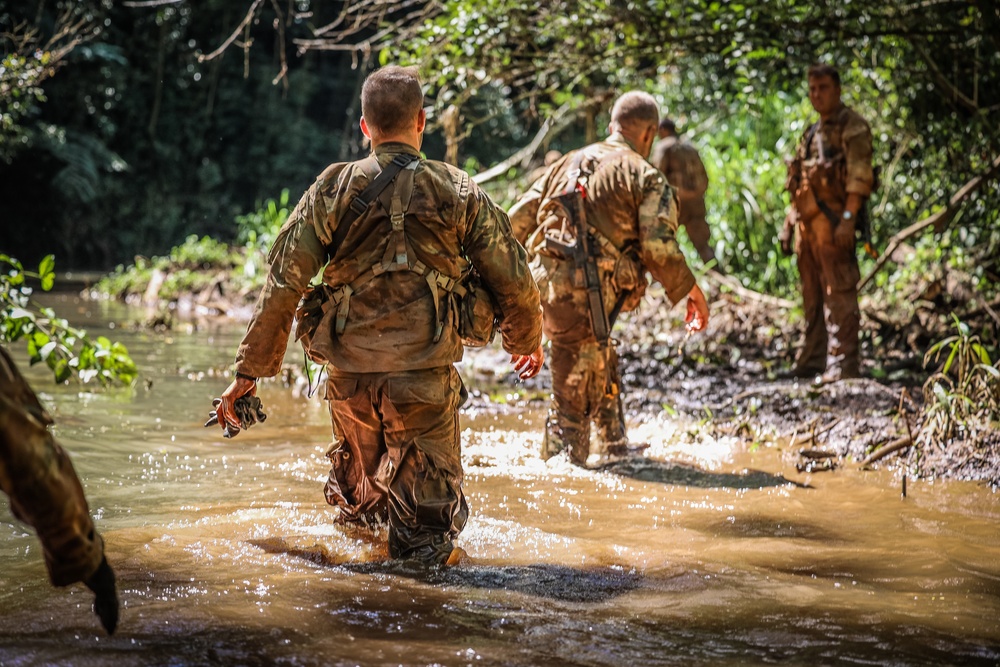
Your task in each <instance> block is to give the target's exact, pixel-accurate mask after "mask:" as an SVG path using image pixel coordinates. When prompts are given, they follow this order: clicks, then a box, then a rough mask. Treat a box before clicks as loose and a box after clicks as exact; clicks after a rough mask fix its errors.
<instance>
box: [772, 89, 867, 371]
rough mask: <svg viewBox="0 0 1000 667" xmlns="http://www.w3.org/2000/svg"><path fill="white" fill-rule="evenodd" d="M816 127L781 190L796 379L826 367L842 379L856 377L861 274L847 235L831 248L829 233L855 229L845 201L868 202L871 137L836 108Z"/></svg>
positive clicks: (843, 110) (862, 125)
mask: <svg viewBox="0 0 1000 667" xmlns="http://www.w3.org/2000/svg"><path fill="white" fill-rule="evenodd" d="M818 123H819V125H818V127H817V128H816V129H815V130H813V131H809V130H807V131H806V133H805V134H804V135H803V137H802V139H801V141H800V142H799V145H798V148H797V149H796V152H795V159H794V160H792V162H791V163H790V164H789V168H788V182H787V184H786V187H787V189H788V191H789V192H790V193H791V197H792V209H791V211H790V215H791V216H793V217H794V219H795V220H796V221H797V223H798V238H797V241H796V247H795V251H796V253H797V255H798V267H799V276H800V279H801V282H802V307H803V310H804V311H805V322H806V332H805V343H804V345H803V347H802V350H801V352H800V353H799V358H798V360H797V361H796V371H797V372H798V374H802V375H805V374H808V373H822V372H823V371H824V370H825V369H826V368H827V363H828V361H829V363H830V364H831V365H832V367H839V370H840V371H841V372H842V374H843V376H845V377H857V375H858V374H859V370H860V369H859V354H858V332H859V329H860V322H861V312H860V310H859V308H858V287H857V286H858V280H859V279H860V278H861V274H860V271H859V269H858V258H857V255H856V254H855V249H854V245H855V244H854V236H853V234H852V235H851V236H850V243H849V244H843V243H838V242H837V241H836V239H835V236H834V229H835V228H836V226H837V225H852V226H853V224H854V223H853V222H852V221H845V220H843V219H841V216H842V214H843V212H844V208H845V205H846V203H847V195H848V194H850V193H854V194H858V195H860V196H861V197H863V198H866V197H868V196H869V195H870V194H871V190H872V182H873V174H872V135H871V129H870V128H869V126H868V123H867V122H866V121H865V119H864V118H862V117H861V116H860V115H859V114H857V113H856V112H854V111H852V110H851V109H849V108H847V107H846V106H844V105H843V104H842V105H841V106H840V108H839V109H837V110H836V111H834V112H833V114H832V115H831V116H830V118H829V119H828V120H826V121H818ZM820 202H822V204H821V203H820ZM824 205H825V207H826V209H827V210H825V211H824V210H823V206H824ZM831 216H832V218H833V219H832V220H831V219H830V218H831ZM824 307H825V324H824ZM828 355H829V356H828Z"/></svg>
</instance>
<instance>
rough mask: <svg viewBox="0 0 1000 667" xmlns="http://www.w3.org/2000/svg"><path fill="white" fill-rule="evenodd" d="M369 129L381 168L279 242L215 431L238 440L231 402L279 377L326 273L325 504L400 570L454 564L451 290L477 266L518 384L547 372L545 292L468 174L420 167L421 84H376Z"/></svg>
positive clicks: (456, 488) (330, 184) (304, 215)
mask: <svg viewBox="0 0 1000 667" xmlns="http://www.w3.org/2000/svg"><path fill="white" fill-rule="evenodd" d="M361 113H362V119H361V130H362V131H363V132H364V134H365V136H366V137H368V138H370V139H371V142H372V148H373V151H374V153H373V155H371V156H369V157H368V158H366V159H364V160H361V161H359V162H354V163H339V164H333V165H331V166H329V167H327V169H326V170H325V171H324V172H323V173H322V174H321V175H320V176H319V178H318V179H317V181H316V183H315V184H314V185H313V186H312V187H310V188H309V190H308V191H307V192H306V193H305V195H304V196H303V197H302V199H301V201H300V202H299V204H298V206H297V207H296V208H295V211H294V212H293V213H292V215H291V217H290V218H289V220H288V222H287V223H285V225H284V227H283V228H282V230H281V232H280V234H279V236H278V238H277V240H276V241H275V243H274V246H273V247H272V248H271V251H270V255H269V260H270V262H271V269H270V273H269V275H268V278H267V283H266V285H265V286H264V288H263V290H262V292H261V295H260V297H259V299H258V301H257V306H256V309H255V312H254V316H253V319H252V320H251V322H250V325H249V328H248V329H247V333H246V335H245V336H244V338H243V342H242V343H241V344H240V346H239V350H238V352H237V356H236V379H235V380H234V381H233V383H232V384H231V385H230V386H229V388H228V389H226V391H225V393H224V394H223V395H222V402H221V404H220V405H219V410H218V416H219V418H220V421H221V422H222V423H223V424H224V425H225V424H228V425H229V427H230V428H236V429H238V428H239V427H240V425H241V424H240V420H239V417H238V416H237V411H236V409H235V408H234V403H235V401H236V400H237V399H239V398H240V397H242V396H245V395H247V394H251V393H253V392H254V391H255V388H256V378H258V377H262V376H273V375H275V374H277V373H278V371H279V369H280V366H281V361H282V358H283V357H284V354H285V347H286V344H287V340H288V334H289V331H290V328H291V324H292V319H293V314H294V313H295V310H296V306H297V304H298V303H299V299H300V297H302V295H303V293H305V292H306V290H307V288H308V287H309V280H310V279H311V278H312V277H313V276H315V275H316V274H317V273H318V272H319V271H320V270H322V271H323V283H324V285H325V287H324V288H323V290H324V291H325V292H326V293H327V294H328V295H329V300H328V301H327V303H326V304H325V305H324V306H323V311H324V313H326V314H325V315H324V316H323V319H322V320H321V322H320V325H319V327H318V328H317V329H316V330H315V332H314V333H313V334H312V336H313V337H312V341H311V348H310V349H311V354H312V353H318V354H321V355H322V356H323V357H324V358H325V360H326V361H328V362H329V367H328V370H329V380H328V384H327V389H326V398H327V399H328V400H329V402H330V413H331V415H332V420H333V435H334V443H333V446H332V447H331V449H330V451H329V452H328V453H327V456H328V457H329V458H330V460H331V463H332V468H331V471H330V478H329V480H328V482H327V484H326V498H327V501H328V502H329V503H330V504H332V505H336V506H337V507H339V509H340V515H339V521H341V522H351V523H355V522H358V523H368V522H373V521H381V520H384V519H385V518H386V517H387V518H388V522H389V555H390V556H391V557H393V558H406V559H413V560H416V561H420V562H423V563H426V564H441V563H446V562H456V560H457V555H460V554H461V553H462V551H461V549H457V548H455V547H454V545H453V542H452V540H453V539H454V538H455V537H456V536H457V535H458V533H459V532H460V531H461V530H462V528H463V527H464V526H465V522H466V519H467V518H468V506H467V504H466V501H465V496H464V494H463V492H462V477H463V473H462V462H461V447H460V441H459V425H458V409H459V407H460V406H461V404H462V403H463V402H464V400H465V398H466V396H467V394H466V392H465V388H464V386H463V384H462V380H461V378H460V377H459V375H458V372H457V371H456V370H455V368H454V366H453V364H454V363H455V362H457V361H459V360H460V359H461V358H462V350H463V348H462V342H461V340H460V338H459V334H458V331H457V322H458V319H459V315H458V313H457V312H456V301H457V294H456V290H458V289H459V288H460V280H461V278H462V277H463V276H464V275H465V274H466V273H467V272H468V270H469V269H470V263H471V267H472V268H475V269H476V270H477V271H478V274H479V276H480V277H481V280H482V283H483V285H484V286H485V287H486V288H487V289H488V290H489V292H490V293H491V294H492V297H493V298H494V302H495V304H496V308H497V310H498V317H499V318H500V332H501V335H502V337H503V345H504V349H505V350H507V351H508V352H510V353H511V355H512V357H511V362H512V363H514V364H515V368H516V369H517V370H519V371H521V377H522V378H528V377H531V376H533V375H535V374H536V373H538V371H539V369H540V368H541V365H542V362H543V355H542V348H541V317H540V308H539V298H538V290H537V288H536V287H535V283H534V281H533V280H532V277H531V273H530V270H529V268H528V265H527V258H526V255H525V252H524V248H522V247H521V246H520V244H518V243H517V241H515V240H514V237H513V235H512V234H511V229H510V223H509V221H508V219H507V216H506V214H505V213H504V212H503V211H502V210H501V209H499V208H498V207H497V206H496V205H495V204H494V203H493V202H492V201H491V200H490V199H489V197H487V196H486V194H485V193H484V192H483V191H482V190H480V189H479V187H478V186H477V185H476V184H475V183H473V182H472V181H471V180H470V179H469V176H468V175H467V174H466V173H465V172H463V171H461V170H459V169H456V168H454V167H451V166H450V165H447V164H445V163H443V162H437V161H433V160H424V159H421V157H420V151H419V149H420V145H421V141H422V138H423V131H424V125H425V122H426V117H425V114H424V111H423V93H422V91H421V85H420V80H419V79H418V77H417V75H416V72H415V71H414V70H412V69H409V68H401V67H396V66H389V67H383V68H382V69H379V70H377V71H375V72H373V73H372V74H371V75H369V76H368V78H367V79H366V80H365V83H364V86H363V88H362V91H361ZM393 173H394V174H395V175H392V174H393ZM379 189H381V190H382V191H381V194H379V193H378V192H377V190H379ZM369 198H370V199H369ZM365 202H370V203H368V205H366V204H365ZM350 211H353V214H352V213H350ZM324 265H325V268H324ZM490 324H491V325H492V314H491V317H490ZM300 326H301V321H300ZM300 333H301V332H300Z"/></svg>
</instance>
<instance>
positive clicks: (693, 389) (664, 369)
mask: <svg viewBox="0 0 1000 667" xmlns="http://www.w3.org/2000/svg"><path fill="white" fill-rule="evenodd" d="M709 299H710V301H711V320H710V324H709V327H708V329H707V330H706V331H704V332H702V333H699V334H695V335H692V336H685V333H684V327H683V322H682V321H681V320H680V317H681V316H682V315H683V313H682V310H681V307H680V306H678V307H677V308H674V309H670V308H669V306H668V302H667V300H666V298H665V296H664V294H663V292H662V290H659V289H657V288H656V287H653V288H652V289H651V290H650V292H649V293H648V294H647V296H646V299H645V301H644V303H643V304H642V306H641V307H640V309H639V310H638V311H636V312H634V313H627V314H625V315H623V316H622V318H621V322H620V324H619V325H618V326H617V327H616V329H615V337H616V338H617V349H618V353H619V357H620V359H621V364H620V367H621V373H622V383H623V385H624V392H623V403H624V407H625V410H626V413H627V414H628V417H629V421H630V422H631V423H636V422H639V423H642V422H645V421H649V420H652V419H655V418H657V417H658V416H659V415H660V414H661V413H663V412H664V411H666V412H668V413H670V414H673V413H677V414H681V415H686V416H688V417H691V418H693V420H694V421H695V423H697V424H698V428H697V433H693V432H692V433H689V434H688V435H687V436H686V437H691V438H692V439H693V440H694V439H697V438H701V437H704V436H705V435H714V436H733V437H736V438H738V439H739V440H740V441H741V442H742V443H744V444H745V446H748V447H755V446H778V447H782V448H786V449H788V450H789V451H790V452H791V453H792V454H791V455H793V456H797V457H798V464H797V465H798V466H799V468H800V469H801V470H812V471H822V470H827V469H836V468H837V467H840V466H843V465H859V464H861V463H862V462H863V461H864V460H865V459H866V458H867V457H869V456H870V455H871V454H872V453H873V452H876V451H877V450H879V449H880V448H882V447H885V446H887V445H892V444H897V446H898V445H899V444H900V443H901V441H904V440H907V439H909V440H912V441H917V442H919V443H920V446H918V447H915V446H902V447H900V448H899V449H897V450H896V451H894V452H893V453H891V454H889V455H887V456H885V457H884V458H880V459H879V460H877V461H873V462H872V463H870V464H869V465H871V466H873V467H874V466H882V467H886V466H887V467H891V468H893V469H895V470H898V471H899V472H900V473H901V474H902V473H906V474H908V475H911V476H919V477H924V478H928V477H948V478H953V479H964V480H975V481H983V482H985V483H987V484H990V485H991V486H994V487H995V486H998V485H1000V431H998V430H996V429H994V430H992V431H988V432H987V433H986V437H985V438H983V437H982V434H980V435H979V437H977V438H975V439H972V438H966V439H963V438H962V437H958V438H956V439H954V440H952V441H951V442H949V443H948V444H947V446H944V445H926V444H924V443H923V442H921V438H920V427H921V423H922V419H923V408H924V406H925V399H924V395H923V384H924V381H925V380H926V379H927V377H928V375H929V371H927V370H924V369H923V368H922V362H923V350H924V349H926V347H927V345H928V344H929V342H930V340H931V339H932V337H935V336H939V338H935V340H940V337H944V335H946V333H947V325H946V324H945V325H941V327H940V330H927V329H924V330H922V331H921V332H920V334H919V335H914V334H913V331H909V330H907V328H906V327H899V326H888V329H887V325H885V324H884V323H880V322H879V321H878V320H877V319H875V318H871V317H863V320H864V324H863V327H864V331H863V333H862V355H863V357H864V361H863V372H864V373H865V375H866V377H865V378H862V379H856V380H841V381H838V382H833V383H829V384H816V383H814V382H813V381H810V380H785V379H779V378H778V375H779V373H780V371H782V370H785V369H787V368H789V367H790V366H791V364H792V362H793V361H794V351H795V346H796V344H797V341H798V339H799V332H798V321H797V317H796V315H795V314H794V313H793V312H790V311H788V310H786V309H784V308H780V307H777V306H776V305H775V304H774V303H773V302H771V301H768V302H759V301H755V300H754V299H753V298H747V297H743V298H740V297H737V296H735V295H734V294H732V293H728V292H725V291H723V290H720V289H719V288H718V287H714V288H713V289H711V290H710V292H709ZM862 305H863V307H864V305H865V304H864V302H863V304H862ZM908 336H909V340H907V337H908ZM925 339H926V340H925ZM472 354H480V353H478V352H475V351H474V352H472ZM874 378H878V379H874ZM501 379H502V381H503V382H505V383H507V384H509V385H512V386H514V385H515V384H516V378H515V377H514V376H513V374H509V373H508V374H506V375H503V376H502V378H501ZM475 382H476V380H475V379H473V380H472V382H471V383H470V384H473V385H474V384H475ZM548 382H549V379H548V377H547V374H546V373H544V372H543V374H542V375H540V376H539V378H538V379H537V380H535V381H529V383H527V384H526V385H524V384H516V386H519V387H521V388H522V392H521V393H522V395H523V396H524V397H526V398H525V400H535V401H537V400H541V398H540V397H541V396H543V395H544V393H545V391H546V390H547V388H548V386H549V385H548Z"/></svg>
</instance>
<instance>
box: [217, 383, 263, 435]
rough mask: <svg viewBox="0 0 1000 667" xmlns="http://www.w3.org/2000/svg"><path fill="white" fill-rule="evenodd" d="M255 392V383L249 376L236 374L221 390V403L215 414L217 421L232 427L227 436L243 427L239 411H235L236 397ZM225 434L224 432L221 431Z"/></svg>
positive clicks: (234, 433)
mask: <svg viewBox="0 0 1000 667" xmlns="http://www.w3.org/2000/svg"><path fill="white" fill-rule="evenodd" d="M256 393H257V383H256V382H255V381H253V380H251V379H249V378H246V377H242V376H237V377H236V379H235V380H233V381H232V383H231V384H230V385H229V386H228V387H226V390H225V391H224V392H222V397H221V403H219V405H218V407H216V410H217V416H218V418H219V423H222V424H224V427H225V425H228V426H229V427H230V428H231V429H232V434H231V435H230V436H227V437H232V435H236V433H238V432H239V430H240V429H241V428H242V427H243V424H242V423H241V422H240V416H239V413H237V411H236V399H238V398H240V397H242V396H246V395H247V394H250V395H251V396H253V395H256ZM223 435H225V433H223Z"/></svg>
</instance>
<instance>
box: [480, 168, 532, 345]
mask: <svg viewBox="0 0 1000 667" xmlns="http://www.w3.org/2000/svg"><path fill="white" fill-rule="evenodd" d="M467 215H468V218H467V219H469V220H471V224H469V227H468V229H469V231H468V233H467V234H466V238H465V240H464V247H465V252H466V254H467V256H468V258H469V260H470V261H471V262H472V264H473V266H475V267H476V270H477V271H479V275H480V276H482V278H483V282H484V283H485V284H486V286H487V287H488V288H489V290H490V292H491V293H492V294H493V296H494V297H495V298H496V301H497V305H498V306H499V307H500V310H501V311H502V312H503V318H502V320H501V321H500V334H501V336H502V337H503V349H505V350H507V351H508V352H510V353H511V354H520V355H530V354H532V353H533V352H535V351H536V350H537V349H538V346H539V344H540V343H541V341H542V315H541V313H542V309H541V302H540V299H539V296H538V287H537V286H536V285H535V280H534V278H532V277H531V271H530V270H529V269H528V255H527V253H526V252H525V250H524V247H523V246H522V245H521V244H520V243H518V242H517V239H515V238H514V234H513V231H512V229H511V224H510V220H509V219H508V218H507V214H506V213H504V212H503V211H502V210H501V209H500V208H499V207H498V206H497V205H496V204H494V203H493V202H492V201H491V200H490V198H489V197H488V196H486V193H484V192H483V191H482V190H480V189H479V187H477V186H476V185H475V184H473V185H472V189H471V191H470V192H469V203H468V210H467Z"/></svg>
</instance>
